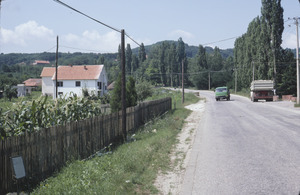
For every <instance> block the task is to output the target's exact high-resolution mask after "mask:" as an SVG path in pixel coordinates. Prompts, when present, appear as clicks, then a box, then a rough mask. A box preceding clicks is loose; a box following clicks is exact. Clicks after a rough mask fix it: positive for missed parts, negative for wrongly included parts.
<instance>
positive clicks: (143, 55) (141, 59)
mask: <svg viewBox="0 0 300 195" xmlns="http://www.w3.org/2000/svg"><path fill="white" fill-rule="evenodd" d="M145 60H146V50H145V46H144V43H142V44H141V46H140V48H139V62H140V63H143V62H144V61H145Z"/></svg>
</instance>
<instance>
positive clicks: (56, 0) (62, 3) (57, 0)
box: [53, 0, 121, 33]
mask: <svg viewBox="0 0 300 195" xmlns="http://www.w3.org/2000/svg"><path fill="white" fill-rule="evenodd" d="M53 1H55V2H57V3H59V4H61V5H63V6H65V7H67V8H69V9H71V10H73V11H75V12H77V13H79V14H81V15H84V16H85V17H88V18H89V19H91V20H94V21H95V22H97V23H100V24H102V25H104V26H106V27H108V28H110V29H112V30H114V31H117V32H119V33H121V30H119V29H116V28H114V27H112V26H109V25H108V24H105V23H103V22H101V21H99V20H97V19H95V18H93V17H91V16H88V15H87V14H85V13H83V12H81V11H79V10H77V9H75V8H73V7H71V6H69V5H67V4H65V3H64V2H61V1H59V0H53Z"/></svg>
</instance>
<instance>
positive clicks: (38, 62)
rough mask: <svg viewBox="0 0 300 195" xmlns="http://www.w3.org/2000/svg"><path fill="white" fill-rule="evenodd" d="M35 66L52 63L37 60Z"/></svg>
mask: <svg viewBox="0 0 300 195" xmlns="http://www.w3.org/2000/svg"><path fill="white" fill-rule="evenodd" d="M34 64H50V62H49V61H46V60H35V63H34Z"/></svg>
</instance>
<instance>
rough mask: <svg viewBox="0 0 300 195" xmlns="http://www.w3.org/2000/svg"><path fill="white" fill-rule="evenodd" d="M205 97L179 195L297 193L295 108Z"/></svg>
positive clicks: (298, 116) (299, 122)
mask: <svg viewBox="0 0 300 195" xmlns="http://www.w3.org/2000/svg"><path fill="white" fill-rule="evenodd" d="M200 96H205V97H206V98H207V103H206V108H205V113H204V116H203V118H202V119H201V120H200V122H199V128H197V133H196V138H195V141H194V143H193V147H192V152H191V157H190V160H189V164H188V166H187V169H186V173H185V176H184V181H183V184H182V188H181V194H184V195H186V194H204V195H206V194H208V195H211V194H226V195H227V194H230V195H232V194H293V195H298V194H299V192H300V109H295V108H293V107H292V106H291V103H289V102H255V103H253V102H251V101H250V100H249V99H247V98H244V97H240V96H234V95H232V96H231V101H218V102H217V101H215V99H214V94H213V93H212V92H208V91H201V92H200Z"/></svg>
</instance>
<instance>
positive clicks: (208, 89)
mask: <svg viewBox="0 0 300 195" xmlns="http://www.w3.org/2000/svg"><path fill="white" fill-rule="evenodd" d="M208 90H210V70H209V71H208Z"/></svg>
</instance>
